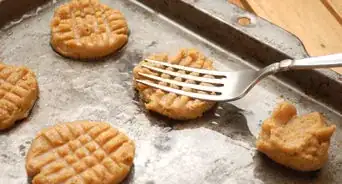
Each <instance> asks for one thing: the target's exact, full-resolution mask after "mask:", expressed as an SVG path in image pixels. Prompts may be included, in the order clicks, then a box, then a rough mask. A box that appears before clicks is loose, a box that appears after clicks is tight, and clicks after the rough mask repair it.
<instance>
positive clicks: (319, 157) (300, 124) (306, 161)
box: [256, 102, 335, 171]
mask: <svg viewBox="0 0 342 184" xmlns="http://www.w3.org/2000/svg"><path fill="white" fill-rule="evenodd" d="M296 114H297V112H296V108H295V107H294V106H293V105H291V104H289V103H287V102H284V103H282V104H280V105H279V106H278V107H277V108H276V109H275V110H274V112H273V114H272V116H271V117H270V118H268V119H266V120H265V121H264V123H263V125H262V130H261V132H260V135H259V138H258V140H257V142H256V146H257V149H258V150H259V151H261V152H263V153H265V154H266V155H267V156H268V157H270V158H271V159H272V160H274V161H275V162H278V163H280V164H282V165H285V166H287V167H290V168H292V169H295V170H299V171H314V170H318V169H320V168H321V167H323V165H324V164H325V163H326V162H327V160H328V149H329V146H330V138H331V136H332V134H333V133H334V131H335V125H330V126H328V125H327V124H326V120H325V118H324V117H323V116H322V115H321V114H320V113H318V112H313V113H310V114H306V115H303V116H297V115H296Z"/></svg>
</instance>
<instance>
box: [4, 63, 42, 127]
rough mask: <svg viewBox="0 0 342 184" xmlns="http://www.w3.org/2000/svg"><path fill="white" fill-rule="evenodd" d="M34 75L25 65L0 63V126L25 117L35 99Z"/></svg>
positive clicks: (6, 125) (35, 84)
mask: <svg viewBox="0 0 342 184" xmlns="http://www.w3.org/2000/svg"><path fill="white" fill-rule="evenodd" d="M37 88H38V86H37V81H36V80H35V75H34V74H33V73H32V72H31V71H30V70H29V69H27V68H25V67H15V66H9V65H5V64H0V127H1V129H2V128H7V127H8V126H10V125H12V124H14V122H15V121H16V120H19V119H22V118H25V117H26V116H27V112H28V111H29V110H30V109H31V107H32V105H33V104H32V102H33V101H35V100H36V93H37Z"/></svg>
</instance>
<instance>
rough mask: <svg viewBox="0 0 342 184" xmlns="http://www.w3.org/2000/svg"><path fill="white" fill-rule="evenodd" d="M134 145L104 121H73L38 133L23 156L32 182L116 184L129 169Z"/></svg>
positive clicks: (40, 183) (35, 183) (43, 183)
mask: <svg viewBox="0 0 342 184" xmlns="http://www.w3.org/2000/svg"><path fill="white" fill-rule="evenodd" d="M134 154H135V145H134V143H133V141H132V140H130V139H129V138H128V137H127V136H126V135H125V134H123V133H121V132H119V131H118V130H117V129H115V128H112V127H111V126H110V125H109V124H107V123H102V122H89V121H75V122H69V123H61V124H57V125H55V126H53V127H50V128H47V129H44V130H42V131H40V132H39V133H38V135H37V136H36V138H35V139H34V140H33V142H32V145H31V147H30V149H29V152H28V154H27V157H26V170H27V174H28V175H29V176H33V181H32V183H33V184H47V183H49V184H57V183H58V184H59V183H64V184H75V183H77V184H115V183H120V182H121V181H122V180H123V179H124V178H125V177H126V176H127V174H128V173H129V171H130V168H131V166H132V164H133V159H134Z"/></svg>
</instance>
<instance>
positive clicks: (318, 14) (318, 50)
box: [229, 0, 342, 74]
mask: <svg viewBox="0 0 342 184" xmlns="http://www.w3.org/2000/svg"><path fill="white" fill-rule="evenodd" d="M229 1H230V2H233V1H235V2H233V3H236V4H238V5H239V6H240V7H243V8H246V9H247V10H249V9H250V10H249V11H252V12H254V13H255V14H257V15H258V16H260V17H263V18H265V19H266V20H268V21H270V22H272V23H274V24H276V25H278V26H280V27H282V28H284V29H285V30H287V31H289V32H291V33H293V34H294V35H296V36H297V37H298V38H299V39H300V40H301V41H302V42H303V44H304V47H305V48H306V50H307V52H308V53H309V55H311V56H319V55H327V54H333V53H342V26H341V24H340V23H339V21H338V20H337V19H336V18H335V17H334V16H333V15H332V13H331V12H330V11H329V9H327V8H326V7H325V6H324V5H323V3H322V2H321V1H319V0H300V1H298V0H285V1H279V0H229ZM322 1H323V0H322ZM326 1H330V2H332V3H331V4H332V5H333V6H334V7H337V5H341V4H342V0H326ZM337 9H338V8H337ZM334 70H335V71H337V72H339V73H341V74H342V68H334Z"/></svg>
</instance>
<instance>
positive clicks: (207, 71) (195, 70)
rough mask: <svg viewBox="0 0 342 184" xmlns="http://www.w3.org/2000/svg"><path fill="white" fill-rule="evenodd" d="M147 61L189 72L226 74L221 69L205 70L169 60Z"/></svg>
mask: <svg viewBox="0 0 342 184" xmlns="http://www.w3.org/2000/svg"><path fill="white" fill-rule="evenodd" d="M145 61H148V62H150V63H153V64H158V65H163V66H168V67H172V68H176V69H179V70H185V71H188V72H196V73H201V74H207V75H215V76H225V72H220V71H215V70H205V69H198V68H191V67H187V66H181V65H175V64H170V63H167V62H161V61H156V60H152V59H145Z"/></svg>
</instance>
